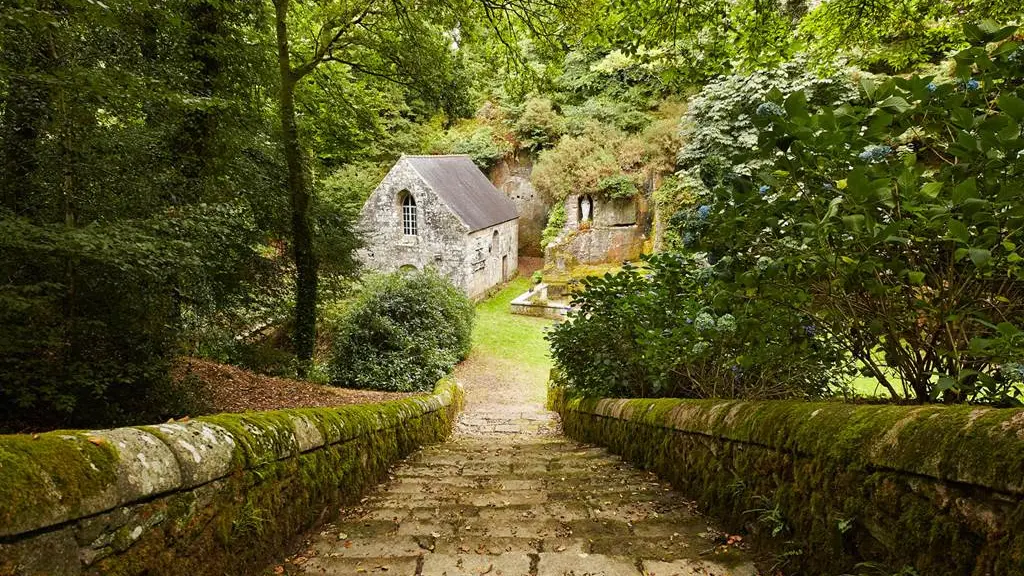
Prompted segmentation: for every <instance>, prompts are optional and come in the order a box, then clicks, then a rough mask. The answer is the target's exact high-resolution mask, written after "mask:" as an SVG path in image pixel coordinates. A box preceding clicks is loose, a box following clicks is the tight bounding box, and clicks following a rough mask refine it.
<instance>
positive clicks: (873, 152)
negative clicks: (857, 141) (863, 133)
mask: <svg viewBox="0 0 1024 576" xmlns="http://www.w3.org/2000/svg"><path fill="white" fill-rule="evenodd" d="M889 154H892V146H878V145H873V146H868V147H867V148H865V149H864V151H863V152H861V153H860V154H858V155H857V157H858V158H860V159H861V160H866V161H868V162H872V163H875V162H881V161H882V160H885V157H886V156H888V155H889Z"/></svg>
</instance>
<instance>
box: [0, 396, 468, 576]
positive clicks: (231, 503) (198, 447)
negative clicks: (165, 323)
mask: <svg viewBox="0 0 1024 576" xmlns="http://www.w3.org/2000/svg"><path fill="white" fill-rule="evenodd" d="M461 406H462V390H461V388H459V387H458V385H456V384H455V383H454V382H452V381H448V380H444V381H442V382H441V383H440V384H438V386H437V388H436V389H435V391H434V393H433V394H432V395H425V396H417V397H413V398H408V399H404V400H398V401H393V402H385V403H380V404H368V405H361V406H345V407H339V408H329V409H328V408H315V409H297V410H281V411H274V412H260V413H254V412H249V413H245V414H221V415H217V416H208V417H201V418H197V419H195V420H192V421H188V422H176V423H168V424H161V425H157V426H141V427H136V428H118V429H115V430H99V431H60V432H51V433H46V434H37V435H31V436H30V435H10V436H0V576H42V575H46V576H77V575H105V576H131V575H138V576H143V575H153V574H159V575H161V576H177V575H182V576H183V575H190V576H196V575H199V576H203V575H211V576H212V575H217V576H220V575H224V574H239V575H241V574H254V573H257V572H259V570H260V569H261V567H262V566H265V565H266V564H267V563H268V562H270V561H271V560H272V559H273V558H274V557H275V555H276V554H278V553H281V552H282V551H284V550H285V549H287V548H288V547H289V546H290V545H291V544H292V541H293V540H294V539H295V538H296V537H297V536H298V535H299V534H300V533H301V531H303V530H305V529H308V528H310V527H311V526H314V525H316V524H317V523H319V522H322V521H323V520H325V519H328V518H329V517H330V516H331V514H332V512H333V513H337V510H338V505H340V504H343V503H346V502H351V501H353V500H354V499H358V497H359V496H360V494H361V493H362V492H363V490H364V489H366V488H368V487H370V486H373V485H374V484H376V483H378V482H379V481H381V480H382V479H383V478H385V477H386V475H387V471H388V467H389V465H390V464H391V463H393V462H394V461H395V460H397V459H398V458H400V457H402V456H404V455H406V454H408V453H410V452H411V451H413V450H415V449H416V448H418V447H419V446H420V445H422V444H425V443H431V442H437V441H440V440H443V439H444V438H446V437H447V436H448V434H449V433H450V432H451V429H452V426H453V424H454V420H455V417H456V415H457V413H458V411H459V410H460V409H461Z"/></svg>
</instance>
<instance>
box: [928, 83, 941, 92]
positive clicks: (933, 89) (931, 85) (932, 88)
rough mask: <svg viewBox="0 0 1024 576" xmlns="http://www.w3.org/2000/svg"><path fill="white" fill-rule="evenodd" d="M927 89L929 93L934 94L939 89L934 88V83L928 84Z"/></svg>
mask: <svg viewBox="0 0 1024 576" xmlns="http://www.w3.org/2000/svg"><path fill="white" fill-rule="evenodd" d="M927 88H928V91H929V92H935V91H936V90H938V89H939V87H938V86H936V85H935V83H934V82H929V83H928V86H927Z"/></svg>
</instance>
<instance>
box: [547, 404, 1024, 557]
mask: <svg viewBox="0 0 1024 576" xmlns="http://www.w3.org/2000/svg"><path fill="white" fill-rule="evenodd" d="M549 401H550V404H551V407H552V408H553V409H555V410H556V411H558V412H559V413H560V414H561V416H562V422H563V426H564V429H565V433H566V434H567V435H568V436H570V437H572V438H575V439H578V440H581V441H584V442H590V443H595V444H600V445H604V446H607V447H608V448H609V449H611V450H612V451H613V452H616V453H618V454H620V455H622V456H623V457H624V458H626V459H628V460H630V461H632V462H634V463H636V464H638V465H640V466H642V467H645V468H648V469H651V470H653V471H655V472H656V473H658V474H659V475H660V476H662V477H663V478H665V479H667V480H669V481H670V482H672V483H673V485H675V486H676V487H677V488H678V489H680V490H681V491H682V492H684V493H686V494H688V495H689V496H691V497H692V498H694V499H695V500H697V501H698V503H699V504H700V505H701V506H702V507H703V508H704V510H705V511H706V512H708V513H709V514H711V515H713V516H715V517H717V518H718V519H720V520H722V521H724V522H725V523H726V525H729V527H730V528H731V529H732V530H736V531H746V532H748V533H753V534H755V535H756V536H757V537H756V538H754V540H755V541H758V542H761V543H762V544H767V546H766V548H768V549H771V550H772V552H773V553H774V554H776V555H777V558H778V560H779V562H780V563H781V564H782V565H783V572H784V573H786V574H814V575H822V574H825V575H828V574H831V575H839V574H862V573H863V574H867V573H871V574H875V573H878V574H891V573H895V572H896V571H898V570H902V569H904V568H907V567H910V568H913V569H915V570H916V573H917V574H919V575H921V576H926V575H927V576H931V575H938V574H942V575H963V576H968V575H970V576H983V575H984V576H995V575H1019V574H1024V410H1021V409H992V408H982V407H977V406H870V405H850V404H842V403H807V402H785V401H772V402H744V401H722V400H676V399H659V400H612V399H582V398H576V399H567V398H566V397H565V396H564V392H563V390H562V389H561V388H559V387H557V385H555V386H553V387H552V388H551V391H550V393H549ZM862 563H871V564H873V565H875V566H873V567H870V568H869V567H865V565H861V566H858V564H862ZM878 566H883V567H884V568H881V569H879V568H878ZM886 569H890V570H891V572H886V571H885V570H886ZM878 570H881V571H878Z"/></svg>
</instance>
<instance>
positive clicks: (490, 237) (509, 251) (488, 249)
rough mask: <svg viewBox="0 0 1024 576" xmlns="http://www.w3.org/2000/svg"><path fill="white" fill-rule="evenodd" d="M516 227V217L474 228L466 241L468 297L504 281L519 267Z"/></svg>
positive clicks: (481, 293) (465, 288)
mask: <svg viewBox="0 0 1024 576" xmlns="http://www.w3.org/2000/svg"><path fill="white" fill-rule="evenodd" d="M518 234H519V227H518V224H517V221H516V220H512V221H510V222H505V223H503V224H498V225H497V226H492V227H491V228H484V229H483V230H477V231H476V232H473V233H471V234H470V235H469V240H468V242H467V244H466V246H467V249H466V263H465V265H464V268H465V269H467V270H469V274H468V276H467V277H466V285H465V286H464V287H463V288H464V290H465V292H466V295H467V296H469V297H470V298H481V297H483V296H485V295H486V294H487V291H488V290H490V289H491V288H493V287H495V286H498V285H500V284H501V283H503V282H506V281H507V280H509V279H510V278H512V277H513V276H515V274H516V271H517V270H518V269H519V251H518V249H517V246H518Z"/></svg>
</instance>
